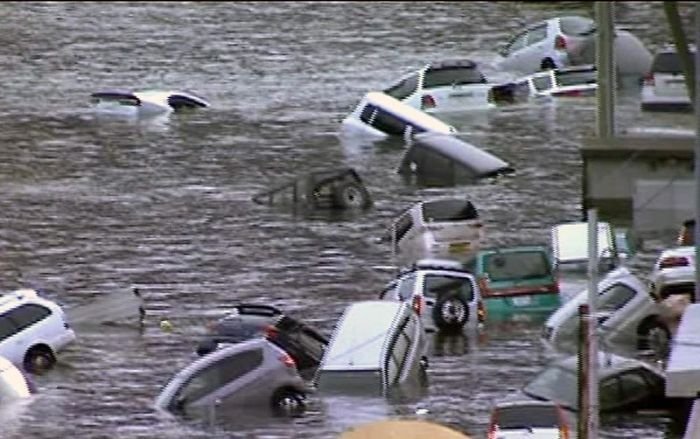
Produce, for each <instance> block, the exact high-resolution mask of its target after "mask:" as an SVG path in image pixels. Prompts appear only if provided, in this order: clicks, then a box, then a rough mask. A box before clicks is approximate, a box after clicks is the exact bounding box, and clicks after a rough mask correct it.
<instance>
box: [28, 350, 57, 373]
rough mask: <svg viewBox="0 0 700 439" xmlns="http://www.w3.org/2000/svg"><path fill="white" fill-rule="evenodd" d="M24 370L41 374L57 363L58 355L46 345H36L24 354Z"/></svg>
mask: <svg viewBox="0 0 700 439" xmlns="http://www.w3.org/2000/svg"><path fill="white" fill-rule="evenodd" d="M23 363H24V370H26V371H27V372H31V373H33V374H40V373H43V372H45V371H47V370H50V369H51V368H52V367H53V365H54V364H55V363H56V357H55V356H54V354H53V352H51V349H49V348H48V347H46V346H34V347H33V348H31V349H29V351H28V352H27V354H26V355H25V356H24V362H23Z"/></svg>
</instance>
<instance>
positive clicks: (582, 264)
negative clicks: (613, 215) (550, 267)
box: [551, 221, 619, 271]
mask: <svg viewBox="0 0 700 439" xmlns="http://www.w3.org/2000/svg"><path fill="white" fill-rule="evenodd" d="M597 241H598V242H597V248H598V260H599V266H600V268H603V269H604V270H603V271H608V270H611V269H612V268H614V266H615V265H617V263H618V262H619V261H618V257H617V249H616V246H615V236H614V235H613V229H612V227H611V226H610V224H609V223H607V222H603V221H598V238H597ZM551 243H552V259H553V262H554V265H555V266H556V267H557V269H574V270H581V269H584V270H585V269H586V267H587V265H586V264H587V263H588V223H587V222H572V223H563V224H557V225H556V226H554V227H552V229H551Z"/></svg>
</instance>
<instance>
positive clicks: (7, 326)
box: [0, 315, 17, 341]
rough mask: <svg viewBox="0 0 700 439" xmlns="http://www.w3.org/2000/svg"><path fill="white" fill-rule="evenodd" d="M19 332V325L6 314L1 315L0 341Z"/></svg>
mask: <svg viewBox="0 0 700 439" xmlns="http://www.w3.org/2000/svg"><path fill="white" fill-rule="evenodd" d="M15 333H17V327H16V326H15V324H14V323H12V321H11V320H10V319H9V318H8V317H7V316H6V315H3V316H0V341H2V340H4V339H6V338H7V337H11V336H12V335H14V334H15Z"/></svg>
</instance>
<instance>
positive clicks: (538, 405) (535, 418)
mask: <svg viewBox="0 0 700 439" xmlns="http://www.w3.org/2000/svg"><path fill="white" fill-rule="evenodd" d="M575 429H576V425H574V424H573V422H572V416H570V415H569V414H568V413H566V411H565V410H564V409H563V408H562V407H561V406H560V405H559V404H557V403H556V402H554V401H537V400H534V399H522V400H513V401H501V402H498V403H496V404H495V405H494V407H493V409H491V418H490V421H489V429H488V433H487V436H486V437H487V439H525V438H532V439H535V438H542V439H567V438H569V437H570V433H571V432H572V431H573V430H575Z"/></svg>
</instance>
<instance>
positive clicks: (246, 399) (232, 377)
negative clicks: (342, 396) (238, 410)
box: [155, 338, 307, 412]
mask: <svg viewBox="0 0 700 439" xmlns="http://www.w3.org/2000/svg"><path fill="white" fill-rule="evenodd" d="M306 390H307V387H306V384H305V383H304V381H303V380H302V378H301V376H300V375H299V373H298V371H297V368H296V363H295V361H294V359H293V358H292V357H291V356H290V355H289V354H287V353H286V352H285V351H283V350H282V349H280V348H279V347H277V346H275V345H274V344H272V343H270V342H269V341H267V340H265V339H264V338H255V339H252V340H248V341H245V342H242V343H237V344H233V345H229V346H227V347H223V348H221V349H218V350H216V351H214V352H212V353H210V354H208V355H205V356H203V357H201V358H198V359H197V360H195V361H194V362H193V363H191V364H190V365H188V366H186V367H185V368H184V369H182V370H181V371H180V372H178V373H177V374H176V375H175V376H174V377H173V378H172V379H171V380H170V382H169V383H168V384H167V385H166V386H165V388H163V390H162V391H161V393H160V395H158V397H157V398H156V402H155V405H156V407H157V408H160V409H165V410H169V411H172V412H187V411H188V410H189V409H194V410H197V409H206V408H210V407H214V406H219V405H222V406H247V407H254V406H261V407H264V406H271V407H272V408H273V409H297V408H303V406H304V401H305V395H306Z"/></svg>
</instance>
